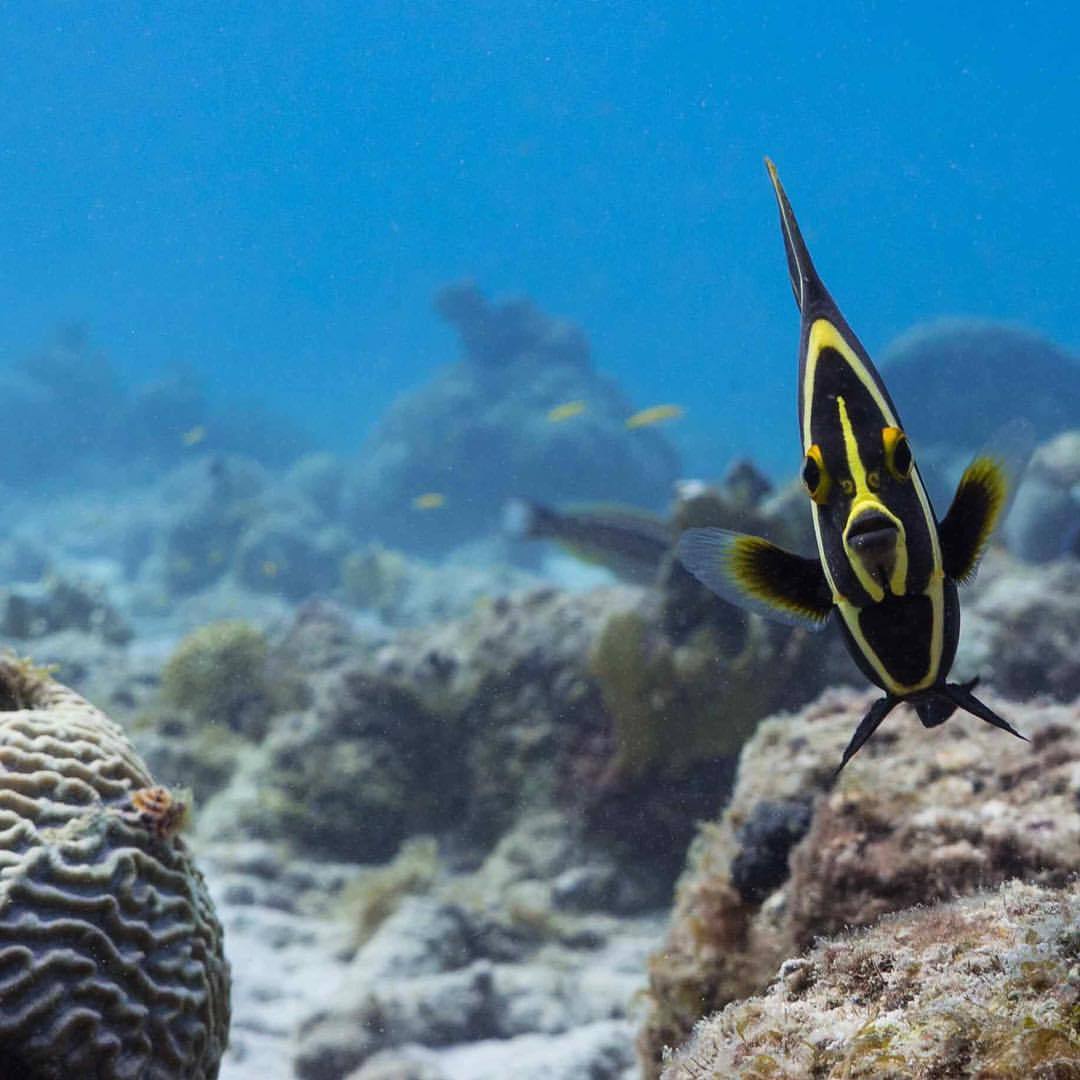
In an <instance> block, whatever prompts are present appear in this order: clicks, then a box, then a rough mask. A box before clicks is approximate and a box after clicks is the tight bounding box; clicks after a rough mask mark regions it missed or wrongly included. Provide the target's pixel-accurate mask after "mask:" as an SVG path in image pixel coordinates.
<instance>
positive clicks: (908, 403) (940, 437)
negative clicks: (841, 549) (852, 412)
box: [882, 319, 1080, 452]
mask: <svg viewBox="0 0 1080 1080" xmlns="http://www.w3.org/2000/svg"><path fill="white" fill-rule="evenodd" d="M882 368H883V370H884V372H885V381H886V382H887V383H888V384H889V389H890V391H891V393H892V395H893V398H894V399H895V401H896V404H897V406H898V407H899V409H900V412H901V415H902V416H903V417H904V419H905V420H906V421H907V423H908V425H909V434H910V435H911V438H912V440H913V441H917V445H918V447H919V448H920V449H921V448H922V447H923V446H924V445H929V446H937V445H944V446H948V447H952V448H954V449H957V450H961V451H964V452H970V451H972V450H977V449H979V448H980V447H982V446H983V445H984V444H985V443H986V442H987V440H988V439H990V438H992V436H993V435H994V433H995V432H996V431H997V430H998V429H999V428H1001V427H1003V426H1004V425H1005V424H1007V423H1008V422H1009V421H1010V420H1013V419H1015V418H1016V417H1024V418H1026V419H1027V420H1028V421H1029V422H1030V423H1031V424H1032V425H1033V427H1034V428H1035V430H1036V432H1037V433H1038V437H1039V439H1040V440H1043V439H1049V438H1051V437H1052V436H1054V435H1056V434H1057V433H1058V432H1061V431H1065V430H1068V429H1069V428H1072V427H1075V425H1076V402H1077V401H1080V361H1078V360H1077V358H1076V357H1075V356H1072V355H1070V354H1069V353H1067V352H1066V351H1065V350H1064V349H1062V348H1061V347H1060V346H1058V345H1055V344H1054V343H1053V342H1051V341H1049V340H1047V339H1046V338H1043V337H1041V336H1040V335H1038V334H1036V333H1033V332H1032V331H1030V330H1026V329H1024V328H1023V327H1020V326H1014V325H1011V324H1009V323H1001V322H993V321H991V320H987V319H940V320H937V321H935V322H929V323H925V324H922V325H919V326H915V327H913V328H912V329H911V330H909V331H908V332H907V333H905V334H903V335H902V336H901V337H899V338H897V340H896V341H894V342H893V343H892V344H891V345H890V346H889V348H888V349H887V350H886V352H885V354H884V356H883V357H882Z"/></svg>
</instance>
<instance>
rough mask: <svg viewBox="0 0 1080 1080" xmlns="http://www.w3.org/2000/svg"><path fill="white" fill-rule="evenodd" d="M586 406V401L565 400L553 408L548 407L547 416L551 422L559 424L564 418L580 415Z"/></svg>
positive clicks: (569, 418)
mask: <svg viewBox="0 0 1080 1080" xmlns="http://www.w3.org/2000/svg"><path fill="white" fill-rule="evenodd" d="M588 407H589V406H588V403H587V402H584V401H581V400H580V399H578V400H577V401H567V402H564V403H563V404H562V405H556V406H555V408H554V409H549V410H548V414H547V418H548V420H549V421H550V422H551V423H552V424H561V423H562V422H563V421H564V420H571V419H573V418H574V417H575V416H580V415H581V414H582V413H583V412H584V411H585V410H586V409H587V408H588Z"/></svg>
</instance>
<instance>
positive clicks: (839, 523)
mask: <svg viewBox="0 0 1080 1080" xmlns="http://www.w3.org/2000/svg"><path fill="white" fill-rule="evenodd" d="M766 164H767V165H768V168H769V175H770V177H771V178H772V183H773V188H774V189H775V191H776V199H777V202H778V204H779V207H780V224H781V227H782V230H783V234H784V246H785V248H786V250H787V261H788V269H789V272H790V275H791V286H792V289H793V290H794V293H795V302H796V304H797V305H798V307H799V311H800V312H801V313H802V329H801V337H800V343H799V423H800V429H801V434H802V445H803V452H804V455H805V456H804V458H803V465H802V482H803V486H804V487H805V489H806V492H807V494H808V495H809V497H810V511H811V515H812V517H813V524H814V534H815V537H816V539H817V549H818V556H817V557H816V558H804V557H802V556H799V555H794V554H792V553H790V552H788V551H785V550H783V549H782V548H779V547H776V546H775V545H774V544H771V543H769V542H768V541H766V540H763V539H761V538H759V537H756V536H747V535H745V534H743V533H734V532H729V531H726V530H722V529H689V530H687V531H686V532H685V533H683V535H682V536H681V537H680V539H679V544H678V554H679V557H680V558H681V559H682V562H683V564H684V565H685V566H686V568H687V569H688V570H690V572H691V573H693V574H694V575H695V576H696V577H697V578H698V579H699V580H700V581H701V582H702V583H703V584H705V585H706V586H708V587H709V588H711V589H712V590H713V591H714V592H716V593H718V594H719V595H720V596H722V597H724V598H725V599H727V600H731V601H734V602H737V603H741V604H742V605H744V606H747V607H751V608H755V609H757V610H760V611H762V612H763V613H764V614H769V615H772V616H779V617H780V618H782V619H785V620H786V621H790V622H800V623H804V624H805V623H808V624H811V625H817V626H822V625H824V624H825V623H826V621H827V620H829V619H830V617H832V618H833V620H834V621H836V622H838V623H839V624H840V627H841V629H842V631H843V633H844V637H845V639H846V643H847V646H848V650H849V651H850V653H851V655H852V657H853V658H854V659H855V662H856V663H857V664H858V666H859V668H860V669H861V670H862V671H863V673H864V674H865V675H866V676H867V678H869V679H870V680H871V681H873V682H874V683H875V684H876V685H878V686H880V687H881V688H882V689H883V690H884V691H885V696H884V697H883V698H880V699H879V700H878V701H876V702H875V703H874V704H873V705H872V706H871V708H870V710H869V712H868V713H867V714H866V716H864V717H863V719H862V722H861V723H860V724H859V726H858V728H857V729H856V731H855V734H854V735H853V736H852V738H851V742H850V743H849V744H848V746H847V749H846V750H845V751H844V755H843V759H842V761H841V763H840V768H843V767H844V765H846V764H847V763H848V761H850V760H851V758H852V756H853V755H854V754H855V753H857V752H858V750H859V748H860V747H861V746H862V745H863V744H864V743H865V742H866V741H867V739H869V738H870V736H871V735H873V733H874V732H875V731H876V730H877V728H878V726H879V725H880V724H881V722H882V721H883V720H884V719H885V717H886V716H887V715H888V713H889V712H890V710H892V709H893V708H894V707H895V706H896V705H897V704H899V703H900V702H902V701H905V702H909V703H910V704H911V705H912V706H914V708H915V710H916V712H917V713H918V716H919V719H920V720H921V721H922V723H923V724H924V725H925V726H926V727H928V728H931V727H936V726H937V725H938V724H941V723H944V722H945V720H947V719H948V718H949V717H950V716H951V715H952V713H953V712H954V711H955V710H956V709H957V708H961V709H964V710H966V711H967V712H969V713H972V714H973V715H975V716H977V717H979V718H980V719H982V720H985V721H986V722H987V723H989V724H993V725H994V726H995V727H999V728H1001V729H1002V730H1004V731H1008V732H1011V733H1012V734H1013V735H1016V736H1018V737H1019V738H1023V736H1022V735H1020V733H1019V732H1018V731H1016V730H1015V729H1014V728H1013V727H1012V726H1011V725H1010V724H1009V723H1008V722H1007V721H1006V720H1003V719H1002V718H1001V717H1000V716H998V715H997V714H996V713H995V712H993V711H992V710H991V709H990V708H988V707H987V706H986V705H985V704H983V702H981V701H979V699H978V698H976V697H975V695H974V694H973V693H972V688H973V687H974V685H975V681H974V680H973V681H972V682H969V683H965V684H959V683H950V682H947V681H946V679H947V678H948V674H949V670H950V668H951V667H952V663H953V658H954V656H955V654H956V643H957V638H958V636H959V631H960V606H959V600H958V596H957V587H956V586H957V582H965V581H968V580H970V579H971V578H972V577H973V575H974V573H975V569H976V567H977V565H978V562H979V559H980V557H981V555H982V552H983V550H984V548H985V547H986V544H987V542H988V540H989V537H990V534H991V533H992V532H993V530H994V528H995V527H996V526H997V525H998V524H999V523H1000V521H1001V520H1002V518H1003V517H1004V513H1005V510H1006V507H1007V504H1008V501H1009V499H1010V496H1011V494H1012V491H1013V490H1014V488H1015V481H1016V479H1017V478H1018V476H1019V473H1020V471H1021V470H1022V466H1023V463H1024V462H1025V460H1026V458H1027V457H1028V456H1029V455H1030V449H1031V444H1032V441H1033V440H1032V439H1031V436H1030V428H1029V426H1028V425H1025V424H1024V423H1023V422H1018V423H1017V424H1016V425H1014V426H1013V428H1012V430H1011V431H1006V432H1005V433H1003V434H1002V435H1001V437H1000V438H999V440H998V441H997V443H996V444H995V445H994V446H992V447H991V449H990V450H989V451H988V452H986V453H984V454H981V455H980V456H978V457H977V458H976V459H975V460H974V461H972V463H971V464H970V465H969V466H968V467H967V469H966V471H965V472H964V474H963V476H962V477H961V480H960V485H959V487H958V488H957V491H956V494H955V496H954V497H953V502H952V506H951V507H950V508H949V512H948V513H947V514H946V515H945V517H944V519H942V520H941V521H938V519H937V518H936V517H935V515H934V510H933V507H932V506H931V505H930V498H929V496H928V495H927V492H926V488H925V487H924V485H923V482H922V479H921V477H920V476H919V470H918V469H917V468H916V466H915V461H914V458H913V457H912V452H911V447H910V445H909V444H908V440H907V436H906V435H905V434H904V427H903V424H902V423H901V422H900V417H899V415H898V414H897V411H896V406H895V405H894V404H893V403H892V400H891V398H890V397H889V392H888V391H887V390H886V389H885V385H884V383H883V382H882V380H881V376H880V375H879V374H878V372H877V370H876V369H875V368H874V365H873V364H872V363H871V361H870V357H869V356H868V355H867V354H866V350H865V349H864V348H863V347H862V345H861V344H860V343H859V340H858V338H856V336H855V335H854V334H853V333H852V331H851V328H850V327H849V326H848V324H847V322H846V321H845V320H844V317H843V316H842V315H841V314H840V312H839V310H838V309H837V307H836V304H835V303H834V302H833V299H832V297H831V296H830V295H829V293H828V291H827V290H826V289H825V286H824V285H823V284H822V282H821V279H820V278H819V277H818V275H817V272H816V270H815V269H814V265H813V263H812V262H811V261H810V254H809V252H808V251H807V248H806V244H805V243H804V241H803V238H802V234H801V233H800V231H799V226H798V224H797V223H796V221H795V215H794V214H793V213H792V210H791V204H790V203H789V202H788V199H787V195H786V194H785V193H784V189H783V187H781V185H780V180H779V177H778V176H777V174H776V169H775V167H774V166H773V164H772V162H771V161H767V162H766Z"/></svg>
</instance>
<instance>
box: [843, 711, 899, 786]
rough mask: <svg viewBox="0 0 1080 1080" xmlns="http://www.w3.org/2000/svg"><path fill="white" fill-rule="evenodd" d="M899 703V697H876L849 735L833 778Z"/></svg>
mask: <svg viewBox="0 0 1080 1080" xmlns="http://www.w3.org/2000/svg"><path fill="white" fill-rule="evenodd" d="M899 704H900V699H899V698H895V697H892V696H891V695H888V696H886V697H883V698H878V699H877V701H875V702H874V704H873V705H871V706H870V709H869V710H868V712H867V714H866V715H865V716H864V717H863V718H862V720H860V721H859V726H858V727H857V728H856V729H855V734H854V735H852V736H851V741H850V742H849V743H848V744H847V749H846V750H845V751H844V756H843V757H842V758H841V760H840V764H839V765H837V767H836V771H835V772H834V773H833V779H834V780H835V779H836V778H837V777H838V776H839V775H840V772H841V770H842V769H843V768H844V766H845V765H846V764H847V763H848V762H849V761H850V760H851V759H852V758H853V757H854V756H855V755H856V754H857V753H858V752H859V751H860V750H861V749H862V748H863V746H864V745H865V744H866V741H867V739H869V738H870V736H871V735H873V734H874V732H875V731H877V729H878V728H879V727H881V722H882V721H883V720H884V719H885V717H886V716H888V715H889V713H890V712H892V710H893V709H894V708H895V707H896V706H897V705H899Z"/></svg>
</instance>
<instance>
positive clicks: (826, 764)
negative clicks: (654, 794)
mask: <svg viewBox="0 0 1080 1080" xmlns="http://www.w3.org/2000/svg"><path fill="white" fill-rule="evenodd" d="M870 700H871V697H870V696H869V695H867V694H856V693H853V692H851V691H836V690H834V691H829V692H827V693H826V694H825V695H824V696H823V697H822V698H820V699H819V700H818V701H817V702H815V703H814V704H812V705H810V706H808V707H807V708H805V709H804V710H803V711H802V712H801V713H799V714H796V715H786V716H779V717H774V718H771V719H769V720H766V721H765V722H764V723H763V724H762V725H761V726H760V727H759V729H758V731H757V733H756V734H755V735H754V737H753V738H752V739H751V741H750V742H749V743H748V744H747V745H746V747H745V748H744V750H743V754H742V757H741V760H740V764H739V774H738V779H737V782H736V787H735V791H734V794H733V795H732V799H731V802H730V804H729V806H728V808H727V810H726V811H725V813H724V815H723V817H722V819H721V821H720V822H719V823H718V824H712V825H707V826H705V827H704V829H703V830H702V833H701V835H700V836H699V838H698V840H697V841H696V842H695V846H694V848H692V851H691V858H690V865H689V868H688V870H687V872H686V873H685V875H684V877H683V880H682V881H681V882H680V885H679V889H678V893H677V899H676V907H675V913H674V918H673V923H672V927H671V929H670V931H669V935H668V940H667V941H666V943H665V944H664V946H663V948H662V949H661V950H660V951H659V952H657V953H656V954H654V956H653V958H652V961H651V964H650V969H651V970H650V983H651V986H650V990H651V1012H650V1015H649V1017H648V1019H647V1021H646V1025H645V1028H644V1030H643V1032H642V1034H641V1036H640V1037H639V1048H640V1050H641V1052H642V1057H643V1061H644V1064H645V1068H646V1075H656V1072H657V1071H658V1069H659V1062H660V1060H661V1056H662V1052H663V1049H664V1047H677V1046H680V1045H681V1044H682V1043H683V1042H685V1040H686V1038H687V1036H688V1035H689V1033H690V1030H691V1028H692V1027H693V1025H694V1024H695V1023H696V1022H697V1021H698V1020H699V1019H700V1018H701V1017H702V1016H705V1015H708V1014H709V1013H711V1012H713V1011H715V1010H717V1009H720V1008H722V1007H723V1006H724V1005H726V1004H727V1003H729V1002H731V1001H735V1000H737V999H739V998H742V997H746V996H747V995H750V994H754V993H758V992H760V991H761V990H762V989H763V988H764V987H765V985H766V984H767V982H768V980H769V979H770V978H771V977H772V976H773V974H774V973H775V972H776V970H777V968H779V966H780V964H781V962H782V961H783V960H784V959H785V958H786V957H790V956H793V955H796V954H798V953H799V952H801V951H802V950H803V949H805V948H806V947H808V946H809V945H810V944H811V943H812V942H813V941H814V940H815V938H817V937H819V936H822V935H827V934H835V933H837V932H839V931H841V930H843V929H844V928H845V927H849V926H866V925H868V924H871V923H873V922H874V921H875V920H877V919H879V918H880V917H881V916H882V915H884V914H887V913H889V912H894V911H898V910H901V909H903V908H907V907H911V906H913V905H917V904H932V903H934V902H936V901H942V900H947V899H951V898H952V897H954V896H957V895H959V894H964V893H971V892H974V891H975V890H977V889H979V888H984V887H987V886H992V885H994V884H996V883H998V882H1002V881H1005V880H1008V879H1009V878H1013V877H1018V876H1020V877H1023V878H1025V879H1026V880H1029V881H1032V882H1038V883H1041V884H1045V885H1048V886H1054V887H1060V886H1063V885H1064V884H1065V883H1066V882H1067V881H1068V880H1069V879H1070V877H1071V876H1072V875H1073V874H1075V872H1076V868H1077V866H1080V702H1077V703H1074V704H1072V705H1054V704H1049V703H1038V702H1036V703H1032V704H1020V703H1016V702H1009V701H1001V700H1000V699H998V700H995V698H994V695H993V694H992V693H991V694H987V700H989V701H990V702H991V706H992V707H993V708H994V709H996V710H997V711H998V712H1000V713H1001V714H1002V715H1003V716H1006V717H1008V718H1009V720H1010V721H1011V722H1012V723H1013V724H1014V725H1015V726H1016V727H1017V728H1018V729H1019V730H1020V731H1022V732H1023V733H1024V734H1025V735H1026V736H1027V737H1028V738H1030V740H1031V742H1030V744H1027V743H1022V742H1019V741H1018V740H1016V739H1014V738H1011V737H1010V736H1008V735H1006V734H1005V733H1003V732H1001V731H998V730H996V729H994V728H991V727H990V726H989V725H987V724H984V723H982V722H981V721H980V720H978V719H976V718H975V717H970V716H967V715H966V714H963V713H957V714H956V715H955V716H953V717H952V718H951V719H950V720H949V721H948V722H947V723H946V724H944V725H942V726H941V727H939V728H935V729H933V730H930V731H927V730H925V729H923V728H922V727H921V726H920V725H919V724H918V722H917V719H916V717H915V716H914V714H913V713H912V712H911V711H910V710H909V709H907V708H904V709H901V710H898V711H897V712H896V713H895V714H894V716H890V718H889V720H888V721H887V722H886V723H885V724H884V725H883V726H882V727H881V729H880V730H879V731H878V733H877V734H876V735H875V736H874V738H873V739H871V740H870V742H869V743H867V745H866V746H865V747H864V748H863V749H862V750H861V751H860V753H859V755H858V756H857V757H856V758H855V759H854V760H853V761H852V762H851V763H850V764H849V765H848V766H847V768H846V769H845V770H844V772H842V773H841V774H840V777H839V780H838V781H836V782H835V783H834V780H833V777H834V771H835V768H836V765H837V763H838V762H839V760H840V754H841V752H842V750H843V748H844V746H845V744H846V743H847V740H848V739H849V738H850V736H851V732H852V731H853V730H854V729H855V725H856V724H857V723H858V721H859V719H860V717H861V716H862V715H863V713H864V712H865V710H866V708H867V706H868V705H869V702H870ZM800 803H801V804H802V805H803V806H810V807H811V813H810V820H809V828H808V829H807V830H806V832H805V835H804V836H802V838H801V839H799V840H798V842H797V843H794V845H793V846H792V845H790V844H789V845H788V846H789V847H790V854H788V855H787V856H786V857H782V856H781V850H780V849H781V848H782V847H783V846H784V845H779V846H775V847H774V850H775V853H776V855H777V856H778V859H777V860H774V861H773V862H771V863H769V864H768V866H767V872H765V873H755V874H753V875H750V879H751V880H752V883H753V885H754V887H753V888H747V887H746V885H747V866H748V864H749V865H754V864H755V863H757V862H758V861H759V860H758V856H757V854H755V853H756V852H757V851H758V849H759V848H760V847H761V835H760V834H761V832H762V829H761V828H760V826H761V823H762V822H763V821H765V822H766V823H767V822H768V821H769V820H771V819H772V818H774V817H775V816H776V807H777V806H778V805H784V806H787V807H791V806H793V805H797V804H800ZM797 824H798V829H797V830H795V832H796V833H797V832H799V831H801V830H802V829H803V825H804V823H803V822H801V821H800V822H798V823H797ZM782 831H783V830H781V832H782ZM765 832H766V833H774V832H775V830H772V829H766V830H765ZM793 838H794V837H792V836H790V835H789V836H788V837H787V838H786V839H793ZM680 1075H681V1074H680ZM685 1075H687V1076H689V1075H691V1074H690V1073H686V1074H685ZM721 1075H727V1074H726V1073H724V1072H723V1070H721ZM731 1075H735V1074H731ZM748 1075H749V1074H748ZM777 1075H781V1074H780V1073H778V1074H777ZM852 1075H854V1074H852ZM928 1075H929V1074H928ZM943 1075H944V1074H943Z"/></svg>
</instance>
